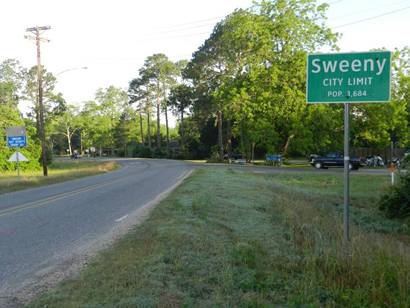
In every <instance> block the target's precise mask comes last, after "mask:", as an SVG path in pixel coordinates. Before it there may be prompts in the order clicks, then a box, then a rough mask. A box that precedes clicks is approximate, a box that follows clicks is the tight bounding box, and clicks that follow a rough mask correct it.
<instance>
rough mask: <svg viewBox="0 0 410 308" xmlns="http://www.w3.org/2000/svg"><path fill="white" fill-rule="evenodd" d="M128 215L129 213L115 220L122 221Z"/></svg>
mask: <svg viewBox="0 0 410 308" xmlns="http://www.w3.org/2000/svg"><path fill="white" fill-rule="evenodd" d="M127 217H128V214H127V215H124V216H122V217H120V218H118V219H116V220H115V222H120V221H123V220H124V219H125V218H127Z"/></svg>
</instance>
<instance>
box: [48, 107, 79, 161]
mask: <svg viewBox="0 0 410 308" xmlns="http://www.w3.org/2000/svg"><path fill="white" fill-rule="evenodd" d="M81 124H82V123H81V120H80V117H79V116H78V107H76V106H74V105H68V106H67V108H66V110H65V111H64V112H63V113H61V114H59V115H58V116H55V117H54V118H53V120H52V122H51V125H50V135H53V134H57V135H63V136H64V137H65V139H66V141H67V146H68V152H69V154H70V156H71V155H73V148H72V138H73V136H74V134H75V133H76V132H78V131H79V130H80V129H81Z"/></svg>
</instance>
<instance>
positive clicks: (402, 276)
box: [29, 168, 410, 307]
mask: <svg viewBox="0 0 410 308" xmlns="http://www.w3.org/2000/svg"><path fill="white" fill-rule="evenodd" d="M341 182H342V177H341V176H338V175H330V174H326V175H323V174H310V173H305V174H293V173H292V174H252V173H246V172H242V171H235V170H230V169H221V168H215V169H204V170H199V171H197V172H196V173H195V174H194V175H193V176H192V177H191V178H189V179H188V180H186V181H185V182H184V184H183V185H182V186H180V187H179V188H177V189H176V190H175V191H174V192H173V193H172V194H171V195H170V196H169V197H168V198H167V199H166V200H164V201H163V202H162V203H161V204H160V205H159V206H158V207H157V208H156V209H155V210H154V211H153V212H152V215H151V216H150V218H149V219H148V220H147V221H146V222H145V223H143V224H142V225H140V226H139V227H137V228H136V229H135V230H134V231H133V232H131V233H130V234H128V235H127V236H126V237H125V238H123V239H122V240H120V241H119V242H117V243H116V244H115V245H114V247H112V248H111V249H109V250H107V251H105V252H103V253H102V254H101V255H100V256H98V257H97V258H96V259H95V260H94V261H93V262H92V263H91V264H90V265H89V266H88V268H86V269H85V270H84V271H83V272H82V273H80V274H79V275H77V276H76V277H73V278H72V279H70V280H67V281H64V282H63V283H61V284H60V285H59V287H58V288H57V289H56V290H53V291H52V292H50V293H48V294H45V295H43V296H42V297H40V298H38V299H36V300H35V301H34V302H32V303H31V304H30V305H29V306H31V307H97V306H98V307H180V306H185V307H197V306H199V307H204V306H217V307H219V306H223V307H241V306H243V307H259V306H301V305H306V306H308V307H311V306H313V307H317V306H330V307H332V306H349V307H351V306H354V307H362V306H378V307H383V306H384V307H409V305H410V252H409V250H410V249H409V243H410V232H409V230H408V227H407V226H406V225H404V224H403V222H400V221H388V220H386V219H385V218H384V217H382V216H381V215H380V214H379V213H378V212H377V210H376V205H375V201H376V200H377V199H378V197H379V195H380V193H381V191H382V190H383V188H384V187H385V186H387V185H388V178H385V177H377V176H361V175H360V176H355V177H352V220H353V223H354V225H353V226H352V227H353V228H352V243H351V247H350V252H349V254H346V250H345V249H344V248H343V247H342V245H341V238H342V230H341V204H342V197H341V196H342V186H341Z"/></svg>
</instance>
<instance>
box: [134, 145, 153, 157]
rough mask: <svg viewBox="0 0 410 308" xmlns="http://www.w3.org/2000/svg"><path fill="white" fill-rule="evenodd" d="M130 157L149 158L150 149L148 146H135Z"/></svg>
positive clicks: (150, 154)
mask: <svg viewBox="0 0 410 308" xmlns="http://www.w3.org/2000/svg"><path fill="white" fill-rule="evenodd" d="M132 157H143V158H151V157H152V151H151V149H150V148H149V147H145V146H137V147H135V148H134V149H133V150H132Z"/></svg>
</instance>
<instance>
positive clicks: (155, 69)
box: [139, 54, 178, 154]
mask: <svg viewBox="0 0 410 308" xmlns="http://www.w3.org/2000/svg"><path fill="white" fill-rule="evenodd" d="M139 74H140V76H141V79H142V80H143V81H144V83H145V84H147V85H151V87H150V89H152V90H153V91H154V94H155V98H156V108H157V144H156V145H157V149H158V150H160V149H161V132H160V127H161V123H160V115H161V110H162V111H164V113H165V122H166V123H165V124H166V140H167V152H168V154H169V125H168V105H167V104H168V103H167V95H168V92H169V90H170V88H171V87H172V85H174V84H175V79H176V75H177V74H178V69H177V66H176V65H175V64H174V63H173V62H172V61H170V60H169V59H168V57H167V56H166V55H164V54H154V55H152V56H149V57H148V58H147V59H146V60H145V63H144V66H143V67H142V68H141V69H140V71H139Z"/></svg>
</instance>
